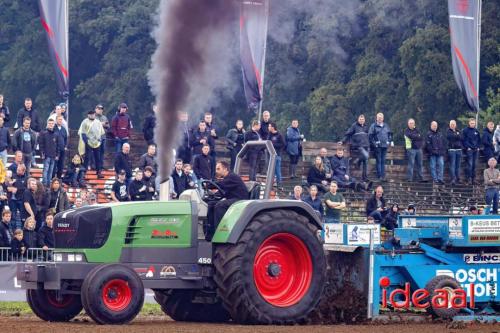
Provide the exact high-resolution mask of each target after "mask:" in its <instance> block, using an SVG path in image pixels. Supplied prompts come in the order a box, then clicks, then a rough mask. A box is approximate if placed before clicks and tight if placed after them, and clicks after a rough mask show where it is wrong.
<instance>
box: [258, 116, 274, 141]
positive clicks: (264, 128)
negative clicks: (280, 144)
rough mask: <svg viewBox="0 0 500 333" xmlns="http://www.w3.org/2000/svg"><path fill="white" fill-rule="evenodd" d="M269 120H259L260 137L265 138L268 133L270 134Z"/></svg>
mask: <svg viewBox="0 0 500 333" xmlns="http://www.w3.org/2000/svg"><path fill="white" fill-rule="evenodd" d="M270 122H271V120H270V119H269V121H268V122H265V121H264V120H262V121H261V123H260V129H259V135H260V137H261V138H262V139H264V140H265V139H266V138H267V137H269V134H271V133H270V132H269V123H270Z"/></svg>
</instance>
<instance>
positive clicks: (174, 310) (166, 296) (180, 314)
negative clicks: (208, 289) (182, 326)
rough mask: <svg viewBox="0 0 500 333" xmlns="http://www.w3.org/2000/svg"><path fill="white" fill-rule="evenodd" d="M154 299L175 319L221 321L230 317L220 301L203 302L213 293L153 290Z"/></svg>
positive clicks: (209, 298)
mask: <svg viewBox="0 0 500 333" xmlns="http://www.w3.org/2000/svg"><path fill="white" fill-rule="evenodd" d="M153 291H154V293H155V300H156V302H158V304H160V306H161V309H162V310H163V312H165V314H167V315H168V316H169V317H170V318H172V319H173V320H175V321H191V322H206V323H222V322H226V321H228V320H229V319H230V316H229V313H228V312H227V311H226V309H224V307H223V306H222V303H221V302H220V301H219V300H217V301H215V302H213V303H204V301H207V300H213V298H214V295H203V294H202V293H203V292H201V291H198V290H173V289H167V290H153Z"/></svg>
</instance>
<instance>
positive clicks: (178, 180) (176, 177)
mask: <svg viewBox="0 0 500 333" xmlns="http://www.w3.org/2000/svg"><path fill="white" fill-rule="evenodd" d="M182 165H183V164H182V160H181V159H178V160H177V161H175V167H174V170H173V171H172V174H171V176H170V177H171V178H172V181H173V183H174V192H175V197H176V198H179V196H180V195H181V193H182V192H184V191H185V190H187V189H188V188H189V183H188V178H187V176H186V174H185V173H184V170H182Z"/></svg>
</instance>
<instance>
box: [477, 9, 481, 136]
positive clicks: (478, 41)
mask: <svg viewBox="0 0 500 333" xmlns="http://www.w3.org/2000/svg"><path fill="white" fill-rule="evenodd" d="M477 7H478V8H477V10H478V12H477V17H478V19H477V34H478V36H477V50H476V56H477V70H476V72H477V73H476V74H477V75H476V89H477V112H476V128H477V127H479V111H481V107H480V106H479V70H480V68H481V66H480V63H481V58H480V54H481V7H482V0H478V1H477Z"/></svg>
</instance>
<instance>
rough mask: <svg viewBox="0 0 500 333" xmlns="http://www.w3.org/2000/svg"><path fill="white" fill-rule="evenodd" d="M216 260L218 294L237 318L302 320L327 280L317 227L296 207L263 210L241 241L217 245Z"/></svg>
mask: <svg viewBox="0 0 500 333" xmlns="http://www.w3.org/2000/svg"><path fill="white" fill-rule="evenodd" d="M214 265H215V282H216V284H217V288H218V293H219V295H220V297H221V298H222V300H223V302H224V306H225V307H226V309H228V311H229V313H230V314H231V318H233V320H235V321H236V322H238V323H245V324H296V323H302V322H304V321H305V320H306V318H307V317H308V315H309V314H310V313H311V311H313V310H314V309H315V307H316V306H317V304H318V302H319V300H320V298H321V294H322V292H323V288H324V284H325V271H326V262H325V255H324V252H323V247H322V245H321V243H320V241H319V239H318V237H317V229H316V228H315V227H314V226H313V225H312V224H311V223H310V222H309V220H308V219H307V218H306V217H304V216H302V215H300V214H298V213H296V212H294V211H291V210H284V209H279V210H271V211H266V212H263V213H260V214H258V215H257V216H256V217H254V218H253V220H252V221H251V222H250V223H249V224H248V225H247V227H246V228H245V230H244V231H243V233H242V235H241V237H240V239H239V240H238V242H237V243H236V244H234V245H233V244H227V245H219V246H217V247H216V250H215V257H214Z"/></svg>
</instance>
